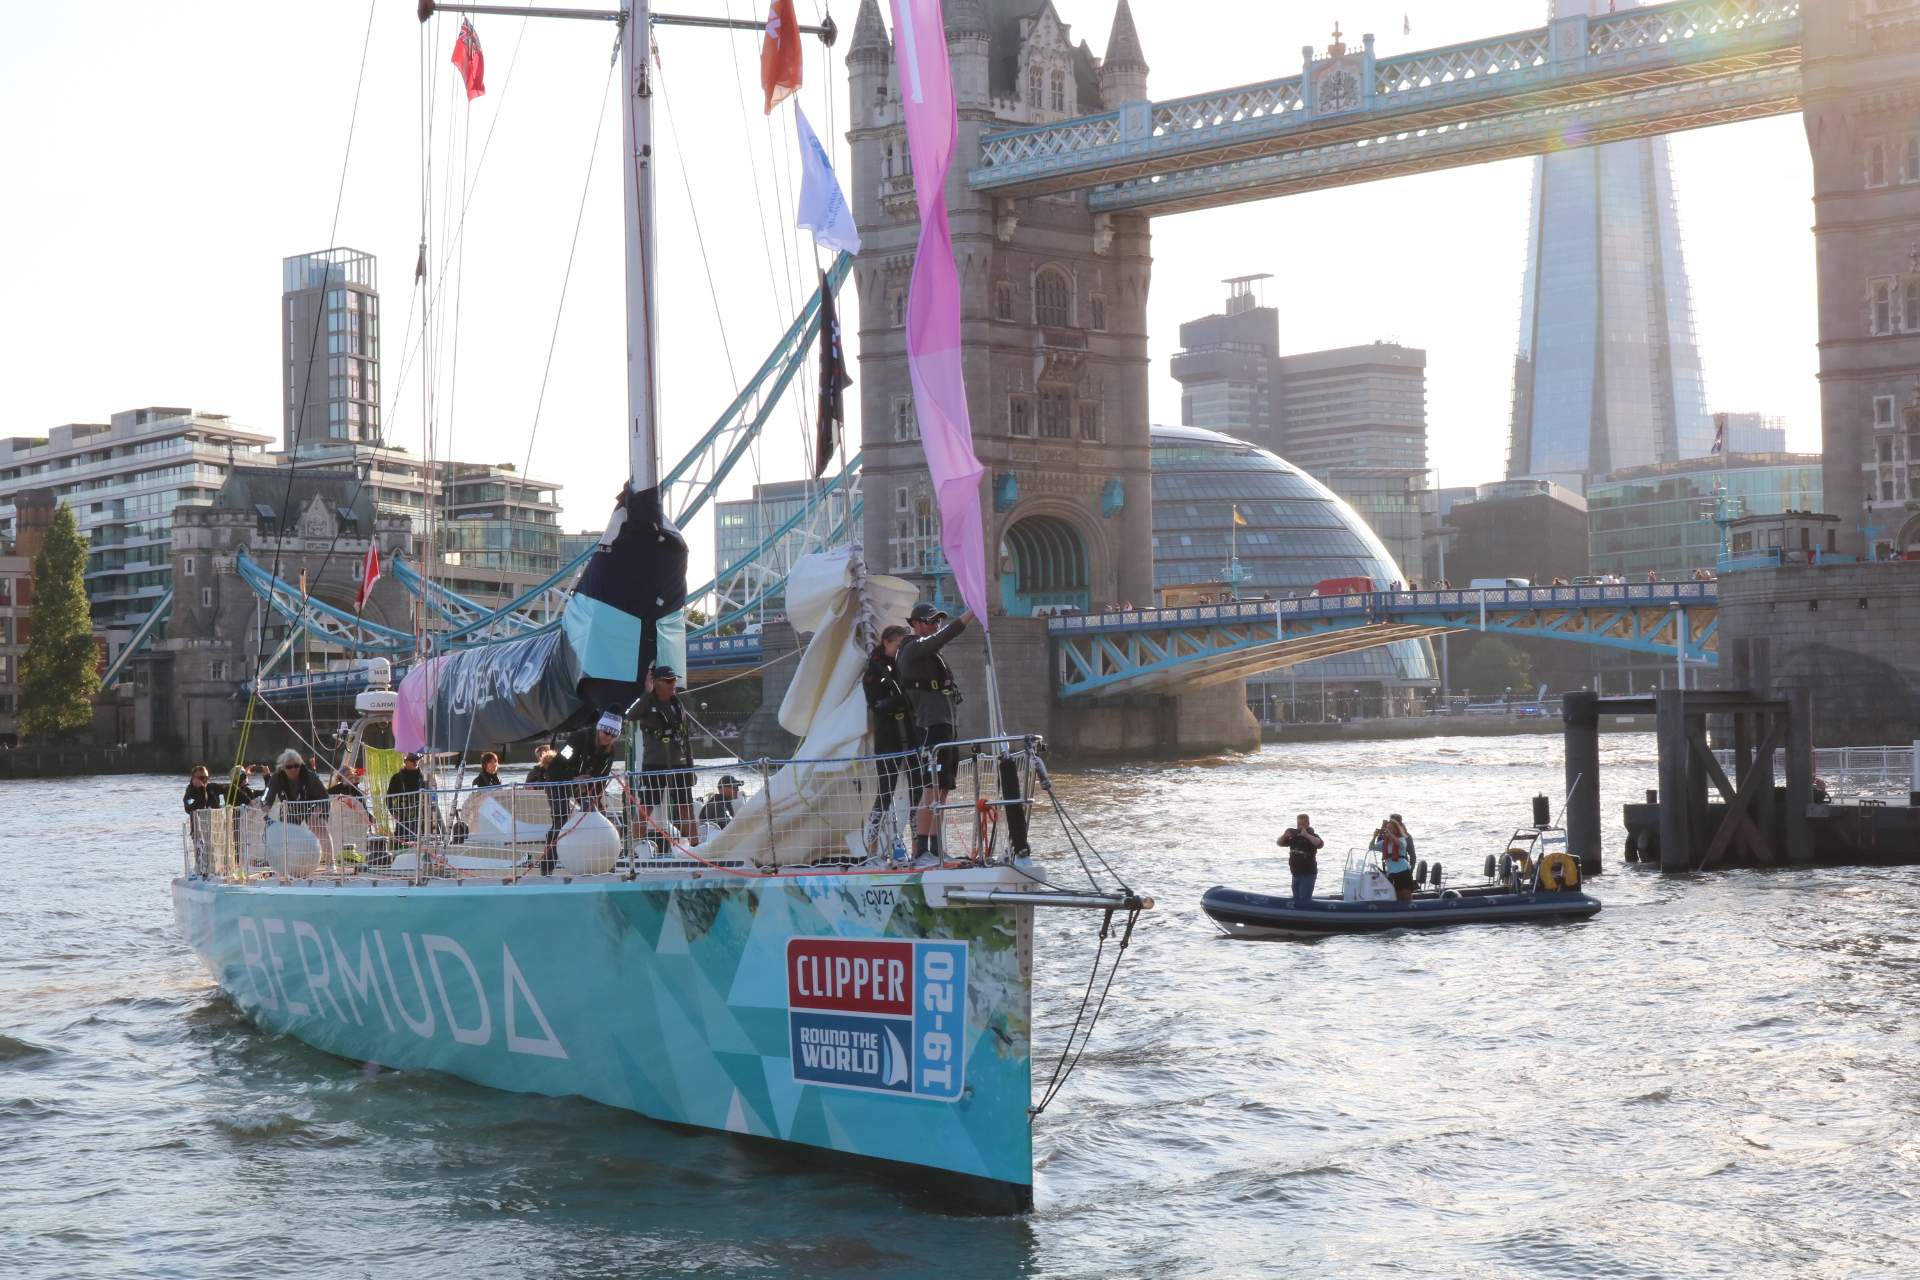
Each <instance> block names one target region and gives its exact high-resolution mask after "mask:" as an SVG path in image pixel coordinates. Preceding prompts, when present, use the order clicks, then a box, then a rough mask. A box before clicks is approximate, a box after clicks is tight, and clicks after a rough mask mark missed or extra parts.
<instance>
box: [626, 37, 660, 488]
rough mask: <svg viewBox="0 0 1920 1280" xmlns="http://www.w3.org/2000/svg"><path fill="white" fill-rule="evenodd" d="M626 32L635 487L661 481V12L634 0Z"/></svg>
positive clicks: (631, 466)
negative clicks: (657, 76)
mask: <svg viewBox="0 0 1920 1280" xmlns="http://www.w3.org/2000/svg"><path fill="white" fill-rule="evenodd" d="M628 5H629V8H628V13H627V19H626V24H625V29H624V30H623V31H622V32H621V36H620V83H621V86H622V92H621V95H620V116H621V124H622V126H623V128H622V130H621V133H622V136H623V137H624V138H625V139H626V153H625V155H624V156H623V157H622V158H623V160H624V161H625V164H624V165H623V166H622V173H623V175H624V176H623V181H622V185H623V187H624V188H625V196H626V213H627V218H626V224H627V225H626V240H627V254H626V257H627V476H628V480H629V481H630V483H631V484H632V486H633V492H635V493H640V492H643V491H645V490H647V489H651V488H653V487H655V486H656V485H658V484H659V483H660V446H659V431H658V423H659V416H660V379H659V376H658V375H659V367H660V333H659V327H658V323H657V321H658V317H659V273H658V271H657V270H656V269H655V267H656V264H657V262H658V259H657V258H656V257H655V255H654V234H653V233H654V209H653V38H652V36H653V15H652V12H651V5H650V3H649V0H628Z"/></svg>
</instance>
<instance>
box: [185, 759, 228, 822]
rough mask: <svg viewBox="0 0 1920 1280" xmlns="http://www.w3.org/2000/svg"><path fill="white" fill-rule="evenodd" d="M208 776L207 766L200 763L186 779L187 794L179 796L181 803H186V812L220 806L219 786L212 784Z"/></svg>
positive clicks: (195, 811)
mask: <svg viewBox="0 0 1920 1280" xmlns="http://www.w3.org/2000/svg"><path fill="white" fill-rule="evenodd" d="M210 778H211V775H209V774H208V773H207V766H205V765H200V766H199V767H198V768H196V769H195V770H194V771H193V776H192V777H190V778H188V779H187V794H186V795H185V796H183V797H181V803H183V804H184V805H186V808H187V812H188V813H197V812H199V811H200V810H202V809H218V808H219V807H220V791H219V788H218V787H216V786H214V785H213V783H212V782H211V781H210Z"/></svg>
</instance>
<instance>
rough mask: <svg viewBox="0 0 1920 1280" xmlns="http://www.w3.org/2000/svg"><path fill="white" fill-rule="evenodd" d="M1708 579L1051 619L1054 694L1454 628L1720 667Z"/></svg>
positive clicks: (1304, 658) (1166, 679)
mask: <svg viewBox="0 0 1920 1280" xmlns="http://www.w3.org/2000/svg"><path fill="white" fill-rule="evenodd" d="M1718 607H1719V585H1718V584H1717V583H1713V582H1659V583H1635V584H1623V585H1618V586H1592V587H1533V588H1528V589H1525V590H1521V589H1508V590H1487V591H1376V592H1370V593H1364V594H1354V595H1340V596H1308V597H1305V598H1299V599H1291V600H1261V601H1242V602H1239V603H1236V604H1221V605H1199V606H1192V607H1188V608H1180V609H1139V610H1133V611H1128V612H1123V613H1090V614H1073V615H1069V616H1067V617H1062V618H1054V619H1051V620H1050V621H1049V622H1048V624H1047V633H1048V635H1049V636H1050V637H1051V638H1052V640H1053V641H1054V648H1055V661H1056V662H1057V664H1058V666H1057V672H1058V683H1057V687H1058V689H1059V692H1060V694H1061V696H1063V697H1070V696H1073V695H1076V694H1099V695H1117V694H1134V693H1153V692H1161V691H1169V690H1171V689H1173V688H1176V687H1188V688H1192V687H1205V686H1207V685H1212V684H1220V683H1222V682H1224V681H1227V680H1233V679H1236V678H1239V677H1244V676H1249V675H1254V674H1256V673H1258V672H1262V671H1272V670H1274V669H1276V668H1280V667H1290V666H1293V665H1294V664H1295V663H1300V662H1309V661H1312V660H1313V659H1315V658H1328V657H1333V656H1334V655H1336V654H1342V653H1353V652H1355V651H1357V650H1360V649H1371V648H1374V647H1376V646H1378V645H1383V644H1392V643H1394V642H1395V641H1399V640H1421V639H1426V638H1428V637H1432V636H1439V635H1445V634H1448V633H1450V632H1456V631H1485V632H1491V633H1496V634H1501V635H1511V636H1527V637H1533V638H1545V639H1553V640H1567V641H1572V642H1575V643H1580V644H1595V645H1605V646H1607V647H1609V648H1616V649H1630V650H1634V651H1636V652H1639V653H1651V654H1660V655H1662V656H1664V657H1667V658H1671V659H1676V660H1678V659H1679V658H1680V657H1684V659H1685V661H1687V662H1690V663H1696V664H1710V663H1717V662H1718V661H1719V654H1718V650H1717V641H1716V638H1715V633H1716V631H1717V629H1718V625H1719V619H1718Z"/></svg>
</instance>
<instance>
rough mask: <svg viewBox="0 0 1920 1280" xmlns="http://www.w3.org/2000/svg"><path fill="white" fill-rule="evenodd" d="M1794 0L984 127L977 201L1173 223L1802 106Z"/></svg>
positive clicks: (1569, 26)
mask: <svg viewBox="0 0 1920 1280" xmlns="http://www.w3.org/2000/svg"><path fill="white" fill-rule="evenodd" d="M1801 7H1802V5H1801V0H1675V2H1673V3H1668V4H1659V5H1649V6H1646V7H1645V8H1639V9H1622V10H1621V11H1620V12H1619V13H1615V14H1605V15H1602V16H1598V17H1591V18H1590V17H1586V16H1584V15H1580V16H1574V17H1568V18H1561V19H1557V20H1555V21H1554V22H1553V23H1551V24H1550V25H1548V26H1545V27H1540V28H1536V29H1534V30H1531V31H1520V32H1515V33H1513V34H1510V35H1503V36H1496V37H1493V38H1490V39H1487V40H1481V41H1475V42H1473V43H1470V44H1462V45H1454V46H1451V47H1448V48H1443V49H1427V50H1422V51H1420V52H1417V53H1410V54H1406V55H1403V56H1401V57H1397V58H1384V59H1376V58H1375V57H1374V53H1373V37H1372V36H1367V37H1365V38H1364V44H1363V45H1362V46H1361V47H1359V48H1356V49H1350V50H1349V49H1345V48H1344V47H1342V46H1336V47H1335V50H1338V51H1337V52H1336V51H1335V50H1329V51H1328V56H1324V57H1321V58H1315V57H1314V56H1313V50H1312V49H1305V50H1302V53H1303V54H1304V55H1305V70H1304V72H1303V73H1302V74H1301V75H1297V76H1288V77H1285V78H1283V79H1278V80H1270V81H1266V82H1264V83H1261V84H1251V85H1243V86H1241V87H1239V88H1235V89H1227V90H1224V91H1221V92H1218V93H1208V94H1200V95H1197V96H1194V97H1190V98H1178V99H1173V100H1171V101H1167V102H1132V103H1125V104H1123V105H1122V106H1120V108H1119V109H1118V110H1115V111H1109V112H1105V113H1103V114H1101V115H1093V116H1083V117H1080V118H1077V119H1073V120H1067V121H1062V122H1060V123H1058V124H1048V125H1036V126H1032V127H1029V128H1024V129H1013V130H1008V131H1005V132H1001V133H993V134H988V135H987V136H986V137H984V138H982V139H981V144H980V149H981V157H982V159H983V161H984V163H983V164H982V165H981V166H980V167H979V168H977V169H974V170H972V171H970V172H969V173H968V174H967V184H968V186H969V187H970V188H972V189H973V190H974V191H978V192H981V193H984V194H991V195H995V196H1005V197H1022V196H1036V195H1044V194H1047V193H1050V192H1061V191H1070V190H1078V189H1081V188H1087V187H1091V188H1093V190H1092V191H1091V192H1089V194H1088V207H1089V208H1090V209H1091V210H1092V211H1093V212H1094V213H1116V212H1122V211H1139V212H1145V213H1150V214H1162V213H1179V212H1182V211H1185V210H1188V209H1205V208H1212V207H1215V206H1218V205H1226V204H1238V203H1241V202H1243V201H1246V200H1254V199H1263V198H1265V197H1268V196H1278V195H1286V194H1289V193H1291V192H1298V191H1311V190H1317V189H1320V188H1324V187H1335V186H1345V185H1349V184H1351V183H1357V182H1373V181H1377V180H1379V179H1381V178H1388V177H1396V176H1399V175H1401V174H1407V173H1425V172H1429V171H1432V170H1436V169H1449V168H1456V167H1459V166H1462V165H1469V164H1484V163H1487V162H1489V161H1493V160H1504V159H1508V158H1510V157H1514V156H1528V155H1539V154H1541V153H1543V152H1547V151H1554V150H1560V149H1562V148H1564V147H1566V146H1568V145H1593V144H1597V143H1603V142H1615V141H1619V140H1622V139H1626V138H1638V137H1645V136H1649V135H1653V134H1663V133H1672V132H1675V131H1677V130H1681V129H1697V128H1703V127H1706V126H1708V125H1716V124H1727V123H1731V122H1733V121H1736V120H1754V119H1759V118H1762V117H1765V116H1774V115H1785V114H1790V113H1793V112H1796V111H1799V110H1800V91H1801V72H1800V62H1801V37H1802V31H1803V27H1804V23H1803V20H1802V16H1801Z"/></svg>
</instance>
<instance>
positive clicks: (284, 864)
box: [266, 820, 320, 880]
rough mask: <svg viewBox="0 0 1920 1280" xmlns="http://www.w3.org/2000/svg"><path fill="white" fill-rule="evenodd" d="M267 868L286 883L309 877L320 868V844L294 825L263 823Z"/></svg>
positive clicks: (308, 833) (304, 829)
mask: <svg viewBox="0 0 1920 1280" xmlns="http://www.w3.org/2000/svg"><path fill="white" fill-rule="evenodd" d="M266 843H267V865H268V866H269V867H272V868H273V869H274V871H275V872H277V873H278V874H279V875H281V876H283V877H285V878H286V879H289V880H297V879H300V878H302V877H304V876H310V875H312V874H313V873H314V871H315V870H316V869H318V868H319V866H320V841H319V839H318V838H316V837H315V836H314V834H313V832H311V831H309V830H307V829H306V828H305V827H303V826H301V825H300V824H299V823H297V822H273V821H271V820H269V821H268V823H267V841H266Z"/></svg>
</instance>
